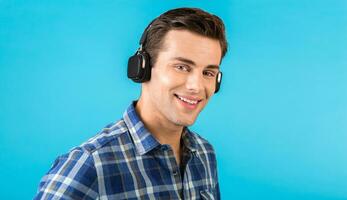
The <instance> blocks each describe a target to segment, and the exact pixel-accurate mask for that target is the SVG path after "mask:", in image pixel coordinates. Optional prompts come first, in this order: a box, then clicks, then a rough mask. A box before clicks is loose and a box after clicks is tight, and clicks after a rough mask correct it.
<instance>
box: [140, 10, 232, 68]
mask: <svg viewBox="0 0 347 200" xmlns="http://www.w3.org/2000/svg"><path fill="white" fill-rule="evenodd" d="M182 29H183V30H189V31H192V32H194V33H197V34H200V35H203V36H206V37H209V38H213V39H217V40H219V42H220V46H221V50H222V57H221V59H222V58H223V57H224V55H225V54H226V52H227V40H226V37H225V28H224V23H223V21H222V20H221V19H220V18H219V17H218V16H216V15H213V14H210V13H208V12H205V11H203V10H201V9H199V8H176V9H172V10H169V11H167V12H165V13H163V14H162V15H160V16H159V17H158V18H156V19H154V21H153V22H152V23H151V25H150V27H148V29H147V35H146V40H145V42H144V46H143V48H144V49H145V51H146V52H147V53H148V54H149V55H150V59H151V65H152V66H153V65H154V64H155V62H156V59H157V57H158V53H159V51H160V50H161V48H162V46H163V38H164V37H165V35H166V33H167V32H168V31H170V30H182Z"/></svg>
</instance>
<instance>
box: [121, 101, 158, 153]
mask: <svg viewBox="0 0 347 200" xmlns="http://www.w3.org/2000/svg"><path fill="white" fill-rule="evenodd" d="M135 105H136V101H134V102H132V103H131V104H130V106H129V107H128V109H127V110H126V111H125V112H124V114H123V119H124V122H125V124H126V125H127V127H128V130H129V133H130V136H131V138H132V139H133V142H134V145H135V148H136V150H137V152H138V154H140V155H143V154H145V153H147V152H148V151H150V150H152V149H154V148H155V147H157V146H159V145H160V143H159V142H158V141H157V140H156V139H155V138H154V137H153V136H152V134H151V133H150V132H149V131H148V130H147V129H146V127H145V125H144V124H143V122H142V121H141V119H140V117H139V116H138V114H137V113H136V110H135Z"/></svg>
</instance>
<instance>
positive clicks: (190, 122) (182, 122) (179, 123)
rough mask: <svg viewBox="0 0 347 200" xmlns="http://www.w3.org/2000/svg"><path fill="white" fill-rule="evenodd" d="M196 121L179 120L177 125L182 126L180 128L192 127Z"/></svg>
mask: <svg viewBox="0 0 347 200" xmlns="http://www.w3.org/2000/svg"><path fill="white" fill-rule="evenodd" d="M195 120H196V119H189V120H182V119H181V120H177V123H176V124H177V125H180V126H191V125H193V124H194V122H195Z"/></svg>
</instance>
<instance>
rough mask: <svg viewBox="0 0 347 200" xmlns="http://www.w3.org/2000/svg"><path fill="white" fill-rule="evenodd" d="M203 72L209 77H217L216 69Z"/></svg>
mask: <svg viewBox="0 0 347 200" xmlns="http://www.w3.org/2000/svg"><path fill="white" fill-rule="evenodd" d="M203 74H204V75H205V76H209V77H215V76H216V73H215V72H214V71H204V72H203Z"/></svg>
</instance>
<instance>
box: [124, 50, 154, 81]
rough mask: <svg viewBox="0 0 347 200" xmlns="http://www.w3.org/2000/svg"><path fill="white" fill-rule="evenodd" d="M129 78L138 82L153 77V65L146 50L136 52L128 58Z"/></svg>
mask: <svg viewBox="0 0 347 200" xmlns="http://www.w3.org/2000/svg"><path fill="white" fill-rule="evenodd" d="M127 75H128V78H130V79H131V80H133V81H134V82H136V83H143V82H146V81H149V80H150V78H151V67H150V60H149V56H148V54H147V53H146V52H145V51H139V52H136V54H135V55H133V56H131V57H130V58H129V60H128V72H127Z"/></svg>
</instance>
